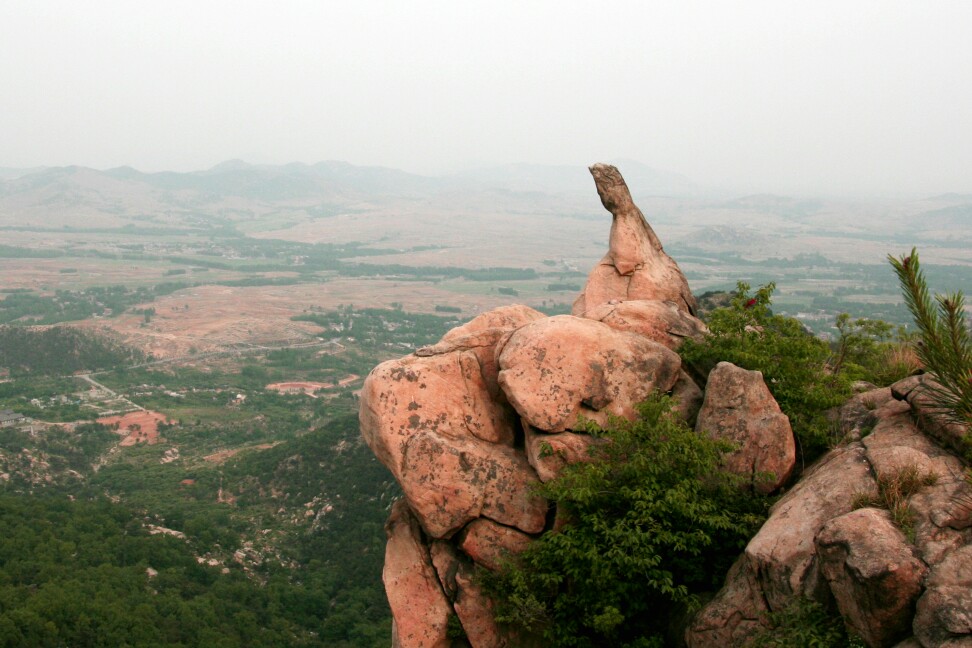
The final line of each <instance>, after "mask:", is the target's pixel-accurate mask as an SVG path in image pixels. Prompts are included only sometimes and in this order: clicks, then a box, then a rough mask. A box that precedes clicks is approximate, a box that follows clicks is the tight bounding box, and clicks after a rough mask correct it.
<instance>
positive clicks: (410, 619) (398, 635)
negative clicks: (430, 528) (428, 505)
mask: <svg viewBox="0 0 972 648" xmlns="http://www.w3.org/2000/svg"><path fill="white" fill-rule="evenodd" d="M385 533H386V535H387V536H388V544H386V545H385V567H384V570H383V571H382V581H384V583H385V593H386V594H387V595H388V604H389V605H390V606H391V612H392V618H393V621H392V623H393V624H394V630H393V634H394V637H395V641H394V642H393V646H394V647H396V648H449V646H450V641H449V636H448V624H449V615H450V614H451V613H452V606H451V605H449V601H448V599H447V598H446V595H445V593H444V592H443V590H442V586H441V585H440V584H439V578H438V575H437V574H436V570H435V568H434V567H433V565H432V559H431V557H430V555H429V549H428V547H427V546H426V545H425V544H424V543H423V541H422V531H421V529H420V528H419V525H418V521H417V520H416V519H415V517H414V516H413V515H412V513H411V511H409V509H408V506H406V504H405V502H404V501H402V500H399V501H397V502H395V504H394V505H393V506H392V510H391V515H390V516H389V518H388V522H386V523H385Z"/></svg>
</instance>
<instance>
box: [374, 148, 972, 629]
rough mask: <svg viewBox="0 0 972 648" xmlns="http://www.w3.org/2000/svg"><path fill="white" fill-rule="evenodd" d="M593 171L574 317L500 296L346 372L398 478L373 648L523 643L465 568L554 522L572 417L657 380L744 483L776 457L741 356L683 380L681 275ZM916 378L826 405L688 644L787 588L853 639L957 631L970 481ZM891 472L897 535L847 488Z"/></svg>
mask: <svg viewBox="0 0 972 648" xmlns="http://www.w3.org/2000/svg"><path fill="white" fill-rule="evenodd" d="M591 173H592V174H593V176H594V179H595V184H596V187H597V190H598V193H599V195H600V196H601V200H602V202H603V204H604V206H605V207H606V208H607V209H608V210H609V211H610V212H611V213H612V214H613V216H614V220H613V223H612V227H611V239H610V250H609V252H608V254H607V255H606V256H605V257H604V259H603V260H602V261H601V262H600V263H599V264H598V265H597V267H595V268H594V270H593V271H592V272H591V275H590V277H589V279H588V281H587V284H586V285H585V287H584V290H583V292H582V294H581V295H580V297H579V298H578V299H577V301H576V302H575V304H574V310H573V313H574V314H573V315H563V316H556V317H545V316H544V315H543V314H541V313H538V312H537V311H534V310H533V309H530V308H527V307H525V306H508V307H504V308H499V309H496V310H493V311H490V312H488V313H484V314H482V315H480V316H479V317H476V318H475V319H473V320H471V321H470V322H468V323H467V324H465V325H463V326H460V327H458V328H456V329H453V330H452V331H450V332H449V333H447V334H446V335H445V336H444V337H443V338H442V340H440V341H439V342H438V343H436V344H434V345H432V346H429V347H424V348H421V349H418V350H417V351H416V352H415V353H414V354H412V355H409V356H406V357H404V358H401V359H398V360H391V361H389V362H385V363H382V364H381V365H379V366H378V367H376V368H375V369H374V370H373V371H372V372H371V373H370V374H369V376H368V378H367V379H366V381H365V384H364V387H363V389H362V394H361V410H360V420H361V433H362V435H363V437H364V439H365V441H366V442H367V443H368V445H369V446H370V447H371V448H372V450H373V451H374V453H375V455H376V456H377V457H378V458H379V460H381V461H382V463H383V464H384V465H385V466H387V467H388V469H389V470H390V471H391V473H392V474H393V475H394V476H395V478H396V479H397V480H398V482H399V483H400V484H401V487H402V491H403V493H404V498H403V499H402V500H401V501H399V502H398V503H396V504H395V505H394V507H393V508H392V510H391V515H390V517H389V520H388V523H387V525H386V531H387V535H388V544H387V548H386V556H385V570H384V575H383V579H384V583H385V588H386V591H387V593H388V600H389V603H390V605H391V610H392V614H393V617H394V630H393V637H392V645H393V647H398V648H419V647H422V648H433V647H435V648H440V647H442V648H444V647H449V646H467V645H470V646H472V647H473V648H492V647H503V646H509V647H510V648H513V647H516V646H533V645H536V646H539V645H542V643H540V642H538V641H537V640H536V639H535V638H531V637H524V636H513V635H511V634H510V632H509V630H508V629H505V628H502V627H500V626H498V625H497V624H496V623H495V621H494V620H493V615H492V607H493V603H492V602H491V601H490V600H489V599H488V597H486V596H485V595H484V593H483V592H482V591H481V590H480V589H479V587H478V585H477V581H476V579H475V577H474V573H475V570H476V569H477V568H478V569H487V570H495V569H498V568H500V567H501V566H502V564H503V563H504V561H507V560H510V559H513V558H515V556H516V555H517V554H518V553H520V552H522V551H523V550H524V549H526V548H527V547H528V546H529V545H530V543H531V542H532V541H533V539H534V538H536V537H537V536H538V535H539V534H540V533H542V532H544V531H549V530H551V529H556V528H559V525H560V524H563V522H564V520H563V516H562V515H558V512H557V511H556V510H555V507H554V505H553V504H552V503H549V502H546V501H544V500H543V499H541V498H540V497H538V496H537V495H535V494H534V490H533V486H534V485H535V484H537V483H538V482H541V481H548V480H550V479H553V478H554V477H556V476H557V475H558V474H559V473H560V471H562V470H563V469H564V467H565V466H566V465H568V464H570V463H575V462H580V461H588V460H590V459H591V451H592V449H593V448H594V447H595V446H596V445H597V444H598V443H603V441H601V440H598V439H596V438H594V437H592V436H590V435H588V434H586V433H585V430H586V429H587V427H586V426H587V423H586V421H593V422H596V423H599V424H605V423H607V422H608V418H609V417H611V416H621V417H625V418H629V419H632V418H633V417H634V416H635V407H634V406H635V404H637V403H638V402H639V401H641V400H644V399H645V397H647V396H648V394H649V393H650V392H652V391H661V392H667V393H670V394H673V395H674V396H676V397H677V398H678V400H679V404H678V409H677V412H678V414H679V415H680V416H681V417H683V419H684V420H685V421H687V422H688V423H689V424H690V425H694V426H695V429H696V430H697V431H698V433H700V434H708V435H711V436H714V437H719V438H725V439H728V440H730V441H732V442H733V443H734V444H736V446H737V450H736V451H735V452H733V453H731V454H730V455H728V456H727V458H726V468H727V469H730V470H733V471H735V472H737V473H740V474H742V475H744V476H745V478H746V481H747V482H748V483H750V484H751V485H752V487H753V488H756V489H759V490H760V491H762V492H767V493H768V492H772V491H775V490H776V489H778V488H780V487H782V486H785V485H786V484H787V480H788V479H789V478H790V475H791V473H792V471H793V469H794V455H795V449H794V441H793V435H792V432H791V431H790V427H789V421H788V419H787V417H786V416H785V415H784V414H783V413H782V412H780V409H779V406H778V405H777V404H776V402H775V401H774V400H773V397H772V395H771V394H770V392H769V390H768V389H767V388H766V385H765V383H764V382H763V379H762V376H761V375H760V374H759V373H758V372H751V371H745V370H743V369H740V368H738V367H735V366H733V365H730V364H728V363H721V364H720V365H718V366H717V367H716V368H715V369H714V370H713V371H712V372H711V374H710V376H709V378H708V384H707V386H706V389H705V391H704V393H703V390H702V389H701V388H700V387H699V385H697V384H696V383H695V382H694V381H693V380H692V378H691V377H689V375H688V373H686V372H685V371H683V369H682V364H681V360H680V358H679V356H678V354H677V353H675V350H676V349H677V348H678V346H679V345H680V344H681V342H682V340H684V339H686V338H699V337H701V336H704V335H706V333H707V331H706V328H705V326H704V324H702V322H701V321H699V320H698V319H697V318H696V317H695V316H694V314H693V313H694V309H695V300H694V298H693V297H692V294H691V292H690V291H689V289H688V284H687V282H686V280H685V277H684V276H683V275H682V273H681V272H680V271H679V269H678V266H677V265H676V264H675V262H674V261H673V260H672V259H671V258H669V257H668V256H667V255H666V254H665V253H664V251H663V250H662V247H661V243H660V242H659V241H658V238H657V237H656V236H655V234H654V232H653V231H652V229H651V227H650V226H649V225H648V223H647V222H646V221H645V220H644V217H643V216H642V214H641V212H640V211H639V210H638V208H637V207H636V206H635V205H634V203H633V202H632V201H631V196H630V194H629V192H628V189H627V187H626V186H625V184H624V181H623V180H622V179H621V175H620V174H619V173H618V171H617V169H615V168H614V167H608V166H605V165H595V166H593V167H591ZM922 385H923V381H922V380H920V379H912V380H909V381H902V382H901V383H899V384H897V385H894V386H892V388H891V389H888V388H885V389H879V390H873V391H871V392H868V393H865V394H861V395H859V396H857V397H855V398H854V399H852V400H851V402H849V403H848V404H847V405H846V406H845V407H844V408H842V410H841V411H840V412H839V413H838V414H837V420H838V421H839V422H840V424H841V425H842V426H843V427H844V429H846V430H848V431H849V434H850V436H851V439H852V440H851V442H849V443H847V444H846V445H843V446H841V447H838V448H835V449H834V450H833V451H831V452H830V453H828V454H827V455H825V456H824V457H823V458H821V459H820V460H819V461H818V462H817V463H816V465H814V466H812V467H810V468H809V469H807V470H806V471H805V472H804V474H803V476H802V479H801V480H800V481H799V482H798V483H797V484H795V485H794V486H792V487H791V488H790V490H789V491H788V492H786V494H785V495H783V497H782V498H781V499H780V500H779V501H778V502H777V503H776V504H775V505H774V507H773V508H772V510H771V515H770V517H769V519H768V520H767V521H766V523H765V524H764V525H763V527H762V528H761V529H760V531H759V532H758V533H757V534H756V536H755V537H753V538H752V539H751V541H750V542H749V544H748V545H747V547H746V549H745V551H744V552H743V554H742V555H741V556H740V557H739V559H738V560H737V561H736V563H735V565H734V566H733V568H732V569H731V570H730V572H729V574H728V576H727V579H726V583H725V586H724V587H723V589H722V590H721V591H720V592H718V593H717V594H715V596H714V598H713V599H712V600H711V601H710V602H709V603H708V604H707V605H706V606H705V607H704V608H702V609H701V610H699V611H698V612H697V614H695V616H694V617H693V618H692V619H691V620H690V622H689V624H688V628H687V630H686V632H685V642H686V644H687V645H689V646H693V647H701V646H717V645H718V646H725V647H727V648H730V647H733V646H743V645H744V644H745V642H746V641H747V638H748V637H750V636H751V634H752V633H753V632H754V631H755V630H756V629H757V628H759V626H760V625H761V624H763V623H765V618H766V616H765V615H766V614H767V613H768V612H773V611H778V610H782V609H785V608H786V607H787V606H789V605H790V604H792V603H793V602H794V601H795V600H797V599H798V598H801V597H803V598H809V599H812V600H815V601H819V602H821V603H823V604H825V605H827V606H831V607H832V608H834V609H836V610H838V611H839V612H840V613H841V614H842V615H843V617H844V619H845V622H846V623H847V625H848V626H849V627H850V628H851V629H852V630H853V631H854V632H855V633H857V634H858V635H860V636H861V637H862V638H863V639H864V640H865V642H866V643H867V645H869V646H893V645H895V644H897V643H898V642H900V641H909V642H911V643H910V644H908V643H906V644H901V645H913V646H923V647H924V648H930V647H931V646H946V645H947V646H953V645H954V646H958V645H972V567H970V565H972V492H970V489H969V486H968V484H967V483H966V482H965V481H964V479H963V478H962V473H963V469H964V468H963V465H962V464H961V462H960V461H959V460H958V459H957V458H956V457H955V456H954V455H952V454H950V453H949V452H948V451H946V450H944V449H942V447H940V446H939V445H938V444H937V443H935V442H934V441H932V440H931V439H930V438H929V437H928V436H925V434H924V430H926V429H931V430H933V432H932V436H933V437H935V438H939V439H942V440H943V441H945V442H946V443H954V442H956V440H957V439H958V438H959V436H958V435H959V434H960V432H961V431H958V430H956V429H954V428H953V427H949V426H948V425H946V424H942V423H940V422H939V421H938V419H937V418H936V417H935V416H934V412H931V411H930V410H929V409H928V406H927V398H925V397H924V396H923V394H922ZM916 421H917V423H916ZM904 471H912V472H914V473H915V474H934V475H935V476H936V477H937V483H936V484H935V485H934V487H931V486H929V487H926V488H922V489H921V490H919V491H918V492H916V493H914V494H912V495H910V496H909V497H908V499H907V505H908V506H909V507H910V510H911V511H912V512H913V523H912V527H911V528H910V529H909V530H907V531H908V532H907V533H906V532H903V531H902V530H901V529H899V528H898V527H897V526H896V525H895V524H894V523H893V522H892V519H891V517H890V516H889V514H888V512H887V511H884V510H880V509H878V508H874V507H871V506H864V504H868V503H869V502H870V501H871V500H876V498H877V496H878V491H879V488H878V483H879V482H881V480H887V479H893V478H895V477H896V476H899V475H901V474H903V472H904ZM457 624H458V626H461V628H462V631H463V633H462V634H464V635H465V638H464V639H462V640H456V639H453V638H452V635H453V634H455V633H454V632H450V627H451V628H452V629H453V630H455V627H456V625H457Z"/></svg>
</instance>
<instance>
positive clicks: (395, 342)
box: [292, 306, 460, 349]
mask: <svg viewBox="0 0 972 648" xmlns="http://www.w3.org/2000/svg"><path fill="white" fill-rule="evenodd" d="M292 319H294V320H295V321H300V322H313V323H315V324H317V325H318V326H321V327H323V328H325V329H328V330H330V331H335V332H338V333H340V334H341V335H346V336H353V337H354V338H355V339H357V340H361V341H366V342H367V343H368V344H369V345H371V346H394V347H397V348H399V349H402V348H404V349H408V348H409V347H411V348H415V347H420V346H424V345H427V344H434V343H436V342H438V341H439V339H440V338H441V337H442V336H443V335H445V334H446V333H447V332H448V331H449V329H451V328H453V327H455V326H458V325H459V324H460V320H459V318H457V317H456V316H454V315H451V316H442V315H429V314H425V313H409V312H405V311H402V310H398V309H391V308H361V309H355V308H353V307H351V306H348V307H346V308H339V309H338V310H336V311H329V312H326V313H308V314H305V315H298V316H296V317H294V318H292Z"/></svg>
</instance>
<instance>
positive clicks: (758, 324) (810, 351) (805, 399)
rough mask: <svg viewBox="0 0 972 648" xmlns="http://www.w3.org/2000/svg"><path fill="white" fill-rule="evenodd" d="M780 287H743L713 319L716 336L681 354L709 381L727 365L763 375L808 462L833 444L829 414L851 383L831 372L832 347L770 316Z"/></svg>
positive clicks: (790, 322)
mask: <svg viewBox="0 0 972 648" xmlns="http://www.w3.org/2000/svg"><path fill="white" fill-rule="evenodd" d="M775 287H776V286H775V284H772V283H770V284H767V285H765V286H763V287H761V288H759V289H758V290H757V291H756V292H755V293H750V287H749V284H746V283H743V282H739V284H737V290H736V293H735V294H734V295H733V296H732V299H731V303H730V305H729V306H727V307H722V308H716V309H714V310H713V311H712V312H711V313H709V316H708V319H707V322H706V323H707V324H708V326H709V330H710V331H712V335H710V336H707V337H706V339H705V340H703V341H701V342H695V341H692V340H689V341H687V342H686V343H685V344H684V345H683V346H682V347H681V349H680V350H679V352H680V353H681V355H682V358H683V360H684V361H685V362H686V363H687V364H689V365H690V366H691V367H693V368H694V369H695V370H697V371H698V372H700V373H702V374H704V375H706V374H708V372H709V371H710V370H711V369H712V368H713V367H714V366H715V365H716V364H717V363H718V362H721V361H727V362H731V363H733V364H735V365H737V366H740V367H743V368H744V369H750V370H756V371H760V372H762V374H763V379H764V380H765V381H766V386H767V387H769V390H770V392H772V394H773V397H774V398H775V399H776V401H777V403H779V405H780V408H781V409H782V410H783V412H784V413H785V414H786V415H787V416H789V417H790V424H791V425H792V426H793V432H794V434H795V435H796V438H797V441H798V442H799V445H800V449H801V452H802V455H803V458H804V459H805V460H810V459H813V458H815V457H817V456H818V455H820V454H821V453H822V452H823V451H824V450H826V449H827V447H828V445H829V444H830V442H831V439H830V425H829V423H828V421H827V419H826V416H825V414H824V412H825V411H826V410H828V409H830V408H832V407H836V406H837V405H839V404H841V403H843V402H844V401H845V400H846V399H847V398H848V397H849V396H850V393H851V391H850V381H849V380H848V378H847V376H846V375H845V374H844V373H843V372H841V373H836V374H835V373H833V372H832V371H831V370H830V369H829V367H828V360H829V358H830V356H831V352H830V348H829V347H828V346H827V344H826V343H825V342H824V341H823V340H821V339H819V338H816V337H814V336H813V335H812V334H811V333H810V332H808V331H807V330H806V329H804V328H803V325H802V324H801V323H800V322H799V321H798V320H796V319H793V318H791V317H783V316H780V315H774V314H773V312H772V311H771V310H770V304H771V297H772V294H773V290H774V289H775Z"/></svg>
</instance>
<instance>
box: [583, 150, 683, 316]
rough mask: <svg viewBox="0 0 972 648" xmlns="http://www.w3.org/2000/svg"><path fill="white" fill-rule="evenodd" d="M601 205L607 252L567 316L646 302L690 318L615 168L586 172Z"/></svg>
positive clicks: (674, 267)
mask: <svg viewBox="0 0 972 648" xmlns="http://www.w3.org/2000/svg"><path fill="white" fill-rule="evenodd" d="M590 171H591V175H592V176H594V185H595V186H596V187H597V193H598V195H599V196H600V198H601V204H603V205H604V208H605V209H607V210H608V211H609V212H611V216H612V220H611V235H610V239H609V249H608V253H607V254H606V255H605V256H604V258H603V259H601V261H600V263H598V264H597V265H596V266H594V269H593V270H591V273H590V276H589V277H588V279H587V284H586V285H585V286H584V289H583V291H582V292H581V294H580V296H579V297H578V298H577V300H576V301H575V302H574V306H573V309H572V311H571V312H572V313H573V314H574V315H577V316H579V317H586V316H587V314H588V313H589V312H591V311H593V309H594V308H596V307H597V306H600V305H601V304H606V303H608V302H611V301H628V300H635V299H639V300H640V299H650V300H656V301H662V302H664V301H670V302H672V303H674V304H675V306H676V308H678V309H679V310H683V311H685V312H686V313H689V314H691V315H694V314H695V310H696V302H695V297H693V296H692V291H691V290H689V286H688V281H686V279H685V275H683V274H682V271H681V270H680V269H679V267H678V264H677V263H675V260H674V259H672V258H671V257H670V256H668V255H667V254H665V251H664V249H662V245H661V241H659V240H658V237H657V236H656V235H655V232H654V230H652V228H651V226H650V225H649V224H648V221H646V220H645V217H644V215H643V214H642V213H641V210H640V209H638V207H637V206H636V205H635V204H634V201H633V200H632V199H631V193H630V192H629V191H628V186H627V185H626V184H625V182H624V178H622V177H621V173H620V172H619V171H618V170H617V168H615V167H613V166H609V165H607V164H595V165H594V166H592V167H590Z"/></svg>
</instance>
